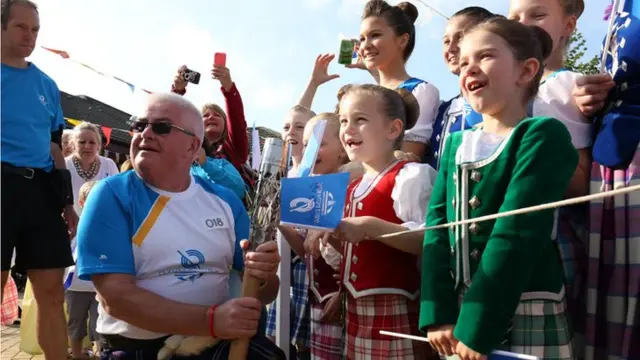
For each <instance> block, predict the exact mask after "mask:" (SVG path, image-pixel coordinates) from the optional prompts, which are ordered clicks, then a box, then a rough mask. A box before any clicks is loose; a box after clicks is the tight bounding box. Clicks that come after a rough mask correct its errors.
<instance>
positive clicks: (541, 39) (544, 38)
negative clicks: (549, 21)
mask: <svg viewBox="0 0 640 360" xmlns="http://www.w3.org/2000/svg"><path fill="white" fill-rule="evenodd" d="M529 28H530V29H531V32H532V33H533V35H534V37H535V38H536V40H537V41H538V46H539V47H540V52H541V54H542V59H546V58H548V57H549V55H551V52H552V51H553V40H552V39H551V36H550V35H549V33H548V32H546V31H545V30H544V29H543V28H541V27H539V26H535V25H532V26H530V27H529Z"/></svg>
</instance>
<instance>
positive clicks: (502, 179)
mask: <svg viewBox="0 0 640 360" xmlns="http://www.w3.org/2000/svg"><path fill="white" fill-rule="evenodd" d="M550 48H551V39H550V37H549V35H548V34H547V33H546V32H545V31H543V30H542V29H540V28H537V27H532V28H530V27H527V26H525V25H523V24H520V23H517V22H515V21H510V20H506V19H504V18H492V19H489V20H487V21H486V22H483V23H481V24H479V25H477V26H475V27H473V28H472V29H470V30H468V32H466V33H465V35H464V37H463V40H462V42H461V47H460V87H461V88H462V94H463V96H464V97H465V98H466V99H467V100H468V101H469V103H470V104H471V106H472V107H473V109H474V110H476V111H477V112H479V113H481V114H482V118H483V122H482V125H481V126H479V127H476V128H474V129H472V130H465V131H463V132H458V133H455V134H452V135H451V136H450V137H449V139H448V140H447V144H446V145H445V149H444V153H443V155H442V158H441V165H440V171H439V173H438V180H437V181H436V185H435V188H434V190H433V195H432V198H431V202H430V204H429V211H428V216H427V224H426V225H427V226H433V225H441V224H445V223H448V222H452V221H457V220H467V219H472V218H477V217H480V216H483V215H489V214H494V213H498V212H505V211H509V210H514V209H519V208H524V207H528V206H533V205H539V204H544V203H548V202H552V201H557V200H560V199H562V196H563V195H564V194H565V192H566V190H567V186H568V184H569V181H570V179H571V176H572V174H573V172H574V170H575V168H576V165H577V162H578V156H577V153H576V150H575V148H574V147H573V146H572V144H571V138H570V136H569V133H568V131H567V129H566V127H565V126H564V125H563V124H562V123H560V122H559V121H558V120H555V119H553V118H542V117H540V118H527V104H528V102H529V101H530V99H532V98H533V97H535V95H536V93H537V91H538V86H539V83H540V78H541V76H542V72H543V70H542V61H543V59H544V58H546V57H547V56H548V54H549V52H550ZM550 174H553V175H552V176H551V175H550ZM554 227H555V216H554V211H553V210H544V211H537V212H530V213H527V214H523V215H518V216H511V217H505V218H501V219H498V220H495V221H490V222H482V223H477V222H473V223H471V224H467V225H460V226H455V227H450V228H447V229H441V230H433V231H428V232H427V233H426V234H425V238H424V250H423V253H422V255H423V268H422V292H421V308H420V328H421V330H423V331H426V332H427V337H428V339H429V341H430V343H431V345H432V346H433V347H434V348H435V349H436V350H437V351H438V352H439V353H441V354H446V355H452V354H454V353H455V354H457V355H458V356H459V357H460V358H461V359H462V360H470V359H473V360H475V359H486V356H487V355H488V354H489V353H490V352H491V351H493V350H495V349H499V348H503V349H506V350H510V351H514V352H518V353H524V354H530V355H535V356H538V357H539V358H541V359H566V360H569V359H573V348H572V346H571V340H572V335H571V332H570V329H569V326H568V322H567V319H566V314H565V302H564V301H565V299H564V297H565V290H564V285H563V281H564V277H563V270H562V265H561V264H560V261H559V260H558V251H557V248H556V247H555V246H554V244H553V241H552V232H553V231H554ZM452 273H453V275H454V276H453V277H452Z"/></svg>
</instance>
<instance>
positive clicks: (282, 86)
mask: <svg viewBox="0 0 640 360" xmlns="http://www.w3.org/2000/svg"><path fill="white" fill-rule="evenodd" d="M423 1H425V2H427V3H429V4H431V5H432V6H434V7H435V8H437V9H438V10H440V11H442V12H443V13H445V14H452V13H453V12H455V11H456V10H458V9H461V8H462V7H464V6H468V5H479V6H484V7H486V8H488V9H489V10H492V11H494V12H499V13H503V14H504V13H506V11H507V9H508V0H483V1H465V0H423ZM37 2H38V4H39V6H40V18H41V25H42V29H41V32H40V37H39V41H38V45H40V46H46V47H50V48H55V49H60V50H65V51H67V52H68V53H69V54H70V55H71V58H72V59H75V60H77V61H80V62H83V63H85V64H88V65H90V66H92V67H93V68H95V69H97V70H100V71H101V72H103V73H105V74H109V75H113V76H117V77H119V78H122V79H124V80H126V81H128V82H130V83H133V84H134V85H136V86H137V87H139V88H145V89H147V90H149V91H152V92H162V91H168V90H169V88H170V85H171V82H172V79H173V76H174V74H175V71H176V69H177V68H178V67H179V66H180V65H182V64H186V65H187V66H189V67H190V68H192V69H195V70H196V71H200V72H201V73H203V80H201V82H200V84H199V85H195V86H194V85H193V84H190V85H189V89H188V93H187V97H188V98H189V99H190V100H191V101H193V102H194V103H195V104H196V106H198V107H199V106H201V105H202V104H204V103H205V102H217V103H221V104H222V102H223V98H222V95H221V94H220V91H219V86H218V82H217V81H214V80H212V79H211V78H210V77H209V70H210V68H211V64H212V62H213V54H214V53H215V52H217V51H221V52H226V53H227V66H228V67H229V68H230V69H231V74H232V77H233V79H234V80H235V82H236V84H237V86H238V89H239V90H240V93H241V94H242V97H243V100H244V105H245V112H246V116H247V123H248V125H249V126H252V124H253V123H254V122H255V123H256V124H257V125H258V126H266V127H269V128H272V129H275V130H280V128H281V124H282V119H283V117H284V115H285V114H286V112H287V110H288V109H289V108H290V107H291V106H292V105H294V104H295V103H296V102H297V99H298V97H299V96H300V94H301V93H302V91H303V90H304V87H305V86H306V84H307V80H308V78H309V76H310V72H311V69H312V67H313V61H314V60H315V57H316V56H317V55H318V54H319V53H322V52H336V51H337V50H338V48H339V41H340V37H341V36H346V37H355V36H357V34H358V29H359V23H360V14H361V11H362V8H363V5H364V3H365V0H271V1H268V0H237V1H227V0H188V1H180V2H178V1H172V0H40V1H37ZM390 2H391V3H397V1H394V0H392V1H390ZM412 2H413V3H414V4H416V6H417V7H418V9H419V11H420V13H421V14H420V18H419V19H418V21H417V43H416V50H415V51H414V53H413V56H412V57H411V59H410V60H409V63H408V69H409V73H410V74H411V75H412V76H415V77H419V78H422V79H425V80H427V81H429V82H431V83H433V84H435V85H436V86H437V87H438V88H439V89H440V94H441V97H442V98H443V99H444V98H450V97H452V96H453V95H455V94H456V93H457V82H456V78H455V77H454V76H452V75H451V74H450V73H449V72H448V71H447V69H446V67H445V65H444V62H443V60H442V58H441V44H440V39H441V37H442V33H443V30H444V26H445V20H444V19H442V18H441V17H440V16H438V15H437V14H434V13H431V11H429V10H428V9H427V8H426V7H425V6H424V5H422V4H421V3H420V2H419V1H417V0H413V1H412ZM606 4H607V1H605V0H602V1H595V0H590V1H588V5H587V8H586V11H585V14H583V16H582V18H581V19H580V21H579V24H578V27H579V29H580V31H582V32H583V34H584V35H585V37H586V39H587V45H588V47H589V55H593V54H595V53H596V52H597V51H598V50H599V48H600V44H601V41H602V38H603V36H604V33H605V31H606V27H607V22H605V21H603V20H602V14H603V12H604V8H605V7H606ZM31 60H32V61H34V62H35V63H36V64H37V65H38V66H40V67H41V68H42V69H43V70H44V71H45V72H47V73H48V74H49V75H50V76H51V77H53V78H54V80H56V82H57V83H58V85H59V87H60V88H61V90H63V91H67V92H70V93H72V94H84V95H88V96H91V97H93V98H96V99H98V100H100V101H103V102H105V103H107V104H109V105H112V106H114V107H117V108H120V109H122V110H124V111H127V112H130V113H132V112H138V110H139V109H140V107H141V106H142V105H143V104H144V99H145V96H146V94H145V93H144V92H142V91H140V90H137V89H136V90H135V91H134V92H132V91H131V90H130V88H129V87H128V86H127V85H125V84H123V83H121V82H118V81H116V80H113V79H111V78H110V77H108V76H107V77H105V76H101V75H98V74H95V73H93V72H91V71H90V70H88V69H86V68H84V67H82V66H80V65H78V64H77V63H76V62H73V61H69V60H64V59H62V58H61V57H59V56H57V55H55V54H52V53H50V52H48V51H46V50H43V49H40V48H39V49H37V50H36V51H35V52H34V54H33V55H32V57H31ZM330 72H331V73H337V74H339V75H340V78H339V79H337V80H334V81H333V82H331V83H328V84H325V85H324V86H323V87H321V88H320V90H319V91H318V94H317V95H316V99H315V101H314V106H313V108H314V110H316V111H317V112H318V111H330V110H332V109H333V108H334V106H335V101H336V100H335V99H336V93H337V91H338V89H339V88H340V86H342V85H344V84H347V83H363V82H370V81H371V78H370V77H369V75H368V74H367V73H366V72H364V71H359V70H350V69H346V68H344V67H342V66H340V65H338V64H333V65H332V66H331V67H330ZM84 120H88V121H90V120H91V119H84Z"/></svg>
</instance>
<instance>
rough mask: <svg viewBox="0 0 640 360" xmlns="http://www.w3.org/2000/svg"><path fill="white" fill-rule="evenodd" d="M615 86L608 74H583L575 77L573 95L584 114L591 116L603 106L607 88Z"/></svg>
mask: <svg viewBox="0 0 640 360" xmlns="http://www.w3.org/2000/svg"><path fill="white" fill-rule="evenodd" d="M615 86H616V83H615V82H614V81H613V79H611V76H610V75H609V74H597V75H583V76H580V77H578V78H577V79H576V85H575V87H574V88H573V97H574V98H575V100H576V104H577V105H578V108H579V109H580V111H581V112H582V113H583V114H584V115H585V116H593V115H595V114H597V113H598V112H599V111H600V110H602V109H603V108H604V105H605V102H606V100H607V96H608V95H609V90H611V89H613V88H614V87H615Z"/></svg>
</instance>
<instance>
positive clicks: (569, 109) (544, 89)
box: [531, 71, 593, 150]
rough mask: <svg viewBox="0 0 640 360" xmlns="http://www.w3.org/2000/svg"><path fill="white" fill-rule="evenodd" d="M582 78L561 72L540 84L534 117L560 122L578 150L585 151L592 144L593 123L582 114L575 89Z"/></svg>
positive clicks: (534, 103) (570, 72)
mask: <svg viewBox="0 0 640 360" xmlns="http://www.w3.org/2000/svg"><path fill="white" fill-rule="evenodd" d="M579 76H581V75H580V74H578V73H575V72H572V71H559V72H557V73H555V74H553V75H551V76H550V77H549V78H547V79H546V80H543V81H542V82H541V83H540V89H539V90H538V95H537V96H536V98H535V99H534V101H533V109H532V110H533V111H532V114H531V115H532V116H534V117H535V116H548V117H552V118H556V119H558V120H560V121H561V122H562V123H563V124H564V125H565V126H566V127H567V130H569V133H570V134H571V142H572V143H573V146H574V147H575V148H576V149H578V150H579V149H584V148H587V147H589V146H591V144H592V142H593V141H592V138H591V126H592V124H591V122H590V121H589V119H588V118H587V117H586V116H584V115H583V114H582V112H581V111H580V109H579V108H578V105H577V104H576V101H575V98H574V97H573V88H574V86H575V83H576V79H577V78H578V77H579Z"/></svg>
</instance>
